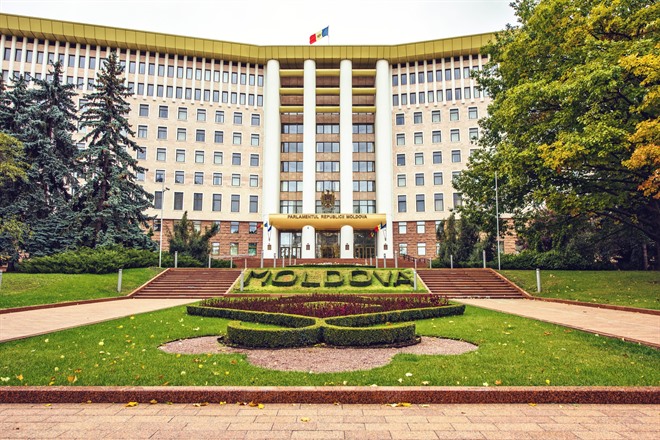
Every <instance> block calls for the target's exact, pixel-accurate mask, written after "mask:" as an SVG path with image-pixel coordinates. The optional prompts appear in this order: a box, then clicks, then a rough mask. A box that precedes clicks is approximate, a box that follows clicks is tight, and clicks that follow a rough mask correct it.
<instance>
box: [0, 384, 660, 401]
mask: <svg viewBox="0 0 660 440" xmlns="http://www.w3.org/2000/svg"><path fill="white" fill-rule="evenodd" d="M151 400H156V401H158V402H172V403H195V402H209V403H219V402H227V403H236V402H259V403H337V402H339V403H342V404H356V403H363V404H385V403H398V402H408V403H446V404H449V403H499V404H505V403H507V404H508V403H582V404H587V403H593V404H660V387H277V386H274V387H190V386H186V387H75V386H71V387H62V386H60V387H34V386H33V387H30V386H26V387H0V403H82V402H92V403H118V402H149V401H151Z"/></svg>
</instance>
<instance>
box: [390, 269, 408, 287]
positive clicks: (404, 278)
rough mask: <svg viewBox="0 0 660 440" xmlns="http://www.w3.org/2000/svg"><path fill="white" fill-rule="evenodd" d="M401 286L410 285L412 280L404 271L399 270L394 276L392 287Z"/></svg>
mask: <svg viewBox="0 0 660 440" xmlns="http://www.w3.org/2000/svg"><path fill="white" fill-rule="evenodd" d="M402 284H408V285H411V284H412V280H411V279H410V277H409V276H408V274H406V273H405V272H404V271H402V270H400V271H399V272H398V273H397V275H396V280H395V281H394V287H398V286H400V285H402Z"/></svg>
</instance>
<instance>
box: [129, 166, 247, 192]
mask: <svg viewBox="0 0 660 440" xmlns="http://www.w3.org/2000/svg"><path fill="white" fill-rule="evenodd" d="M204 176H205V174H204V172H202V171H195V172H193V183H194V184H195V185H203V184H204ZM136 180H138V181H140V182H143V181H144V173H138V174H137V178H136ZM154 181H155V182H156V183H165V170H156V172H155V173H154ZM211 182H212V184H213V185H214V186H221V185H222V173H211ZM174 183H177V184H185V183H186V174H185V171H180V170H177V171H174ZM231 186H241V175H240V174H239V173H233V174H232V175H231ZM249 186H250V187H252V188H256V187H258V186H259V176H258V175H257V174H250V177H249Z"/></svg>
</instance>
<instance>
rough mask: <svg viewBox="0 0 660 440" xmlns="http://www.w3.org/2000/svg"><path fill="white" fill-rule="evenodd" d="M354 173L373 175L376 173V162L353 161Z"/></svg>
mask: <svg viewBox="0 0 660 440" xmlns="http://www.w3.org/2000/svg"><path fill="white" fill-rule="evenodd" d="M337 171H339V162H337ZM353 171H354V172H359V173H373V172H374V171H376V162H373V161H368V160H360V161H353Z"/></svg>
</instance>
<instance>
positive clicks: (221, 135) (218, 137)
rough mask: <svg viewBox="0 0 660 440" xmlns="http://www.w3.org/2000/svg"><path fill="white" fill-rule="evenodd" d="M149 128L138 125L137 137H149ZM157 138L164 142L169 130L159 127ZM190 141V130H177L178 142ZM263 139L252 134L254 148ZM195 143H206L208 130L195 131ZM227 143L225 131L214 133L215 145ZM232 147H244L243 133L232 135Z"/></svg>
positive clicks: (251, 143)
mask: <svg viewBox="0 0 660 440" xmlns="http://www.w3.org/2000/svg"><path fill="white" fill-rule="evenodd" d="M148 131H149V127H148V126H146V125H138V127H137V137H138V138H140V139H146V138H147V137H148ZM156 138H157V139H159V140H161V141H164V140H167V138H168V128H167V127H164V126H159V127H157V128H156ZM187 139H188V129H186V128H182V127H179V128H177V129H176V140H177V141H186V140H187ZM260 139H261V137H260V136H259V133H251V134H250V145H251V146H253V147H258V146H259V144H260ZM195 142H206V130H204V129H203V128H198V129H196V130H195ZM224 142H225V132H224V131H223V130H214V131H213V143H214V144H223V143H224ZM231 143H232V145H242V144H243V133H239V132H233V133H232V135H231Z"/></svg>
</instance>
